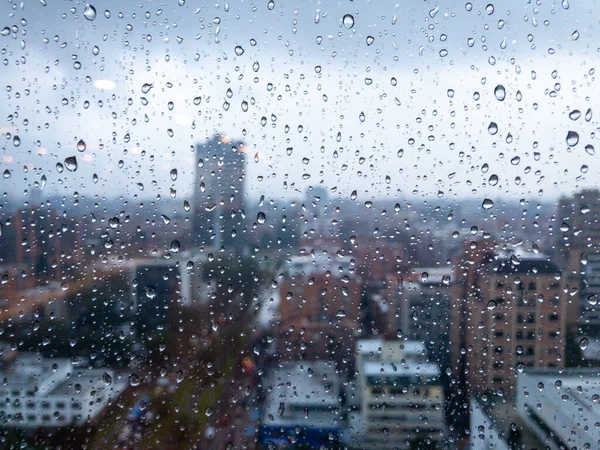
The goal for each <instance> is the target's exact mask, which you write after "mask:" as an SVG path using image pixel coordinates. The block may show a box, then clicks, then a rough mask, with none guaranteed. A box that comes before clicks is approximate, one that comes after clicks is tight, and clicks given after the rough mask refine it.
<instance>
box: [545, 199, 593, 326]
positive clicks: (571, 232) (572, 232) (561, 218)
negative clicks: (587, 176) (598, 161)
mask: <svg viewBox="0 0 600 450" xmlns="http://www.w3.org/2000/svg"><path fill="white" fill-rule="evenodd" d="M599 217H600V191H598V190H597V189H584V190H582V191H581V192H578V193H576V194H575V195H573V197H571V198H567V197H563V198H561V199H560V200H559V202H558V206H557V211H556V222H557V224H556V225H557V227H558V233H557V236H558V239H557V242H556V248H557V253H558V255H559V256H560V261H561V269H562V270H563V272H564V276H565V279H566V282H567V283H568V288H569V290H572V291H577V292H578V295H575V296H573V298H572V299H571V301H570V304H569V305H568V314H567V315H568V323H567V325H568V328H569V331H570V332H571V333H572V332H574V331H576V329H577V327H578V326H580V327H582V328H583V331H584V332H586V333H591V334H593V335H600V308H599V307H598V306H597V303H598V297H600V219H599Z"/></svg>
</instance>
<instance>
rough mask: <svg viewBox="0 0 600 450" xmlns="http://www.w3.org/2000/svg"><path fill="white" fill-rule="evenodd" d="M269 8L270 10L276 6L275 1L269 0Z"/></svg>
mask: <svg viewBox="0 0 600 450" xmlns="http://www.w3.org/2000/svg"><path fill="white" fill-rule="evenodd" d="M267 8H269V11H273V8H275V2H274V1H273V0H269V3H267Z"/></svg>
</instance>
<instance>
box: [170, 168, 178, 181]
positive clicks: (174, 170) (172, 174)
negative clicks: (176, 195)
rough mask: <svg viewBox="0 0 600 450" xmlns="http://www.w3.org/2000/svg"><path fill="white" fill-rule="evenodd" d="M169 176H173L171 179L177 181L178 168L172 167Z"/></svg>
mask: <svg viewBox="0 0 600 450" xmlns="http://www.w3.org/2000/svg"><path fill="white" fill-rule="evenodd" d="M169 176H170V177H171V180H173V181H175V180H176V179H177V169H171V172H169Z"/></svg>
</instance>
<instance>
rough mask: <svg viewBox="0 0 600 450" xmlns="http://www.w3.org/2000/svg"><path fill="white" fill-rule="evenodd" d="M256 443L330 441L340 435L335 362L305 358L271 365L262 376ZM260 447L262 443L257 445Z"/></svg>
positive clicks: (316, 445) (308, 444) (312, 444)
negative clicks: (262, 408)
mask: <svg viewBox="0 0 600 450" xmlns="http://www.w3.org/2000/svg"><path fill="white" fill-rule="evenodd" d="M262 385H263V388H264V389H265V390H266V392H265V397H266V398H265V402H264V410H263V415H262V421H261V425H260V432H259V442H260V445H262V446H264V447H265V448H266V447H267V446H269V445H273V444H275V445H278V444H285V445H289V444H297V445H303V446H305V447H307V448H321V447H322V446H328V445H331V442H332V441H333V440H337V439H338V438H339V437H340V433H341V429H342V424H341V418H342V416H341V397H340V393H341V389H340V388H341V385H340V379H339V375H338V372H337V370H336V368H335V364H333V363H329V362H325V361H305V362H296V363H288V364H279V365H277V366H274V367H271V368H270V369H269V370H268V372H267V374H266V375H265V377H264V379H263V383H262ZM261 448H262V447H261Z"/></svg>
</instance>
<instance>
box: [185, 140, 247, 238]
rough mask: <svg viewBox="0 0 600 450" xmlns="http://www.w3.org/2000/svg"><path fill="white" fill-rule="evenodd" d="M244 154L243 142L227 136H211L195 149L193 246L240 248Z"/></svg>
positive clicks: (242, 231) (242, 224)
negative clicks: (196, 161) (196, 162)
mask: <svg viewBox="0 0 600 450" xmlns="http://www.w3.org/2000/svg"><path fill="white" fill-rule="evenodd" d="M246 151H247V147H246V146H245V144H244V143H243V142H241V141H233V140H232V139H230V138H228V137H227V136H214V137H212V138H211V139H209V140H208V141H206V142H203V143H199V144H197V145H196V157H197V160H198V164H197V168H196V177H195V182H194V190H193V192H194V199H193V208H194V209H193V219H192V234H193V244H194V245H196V246H214V247H217V248H221V247H225V248H234V249H235V248H243V233H245V226H246V222H245V213H244V205H245V201H246V198H245V197H246V189H245V182H246V155H245V153H246Z"/></svg>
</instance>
